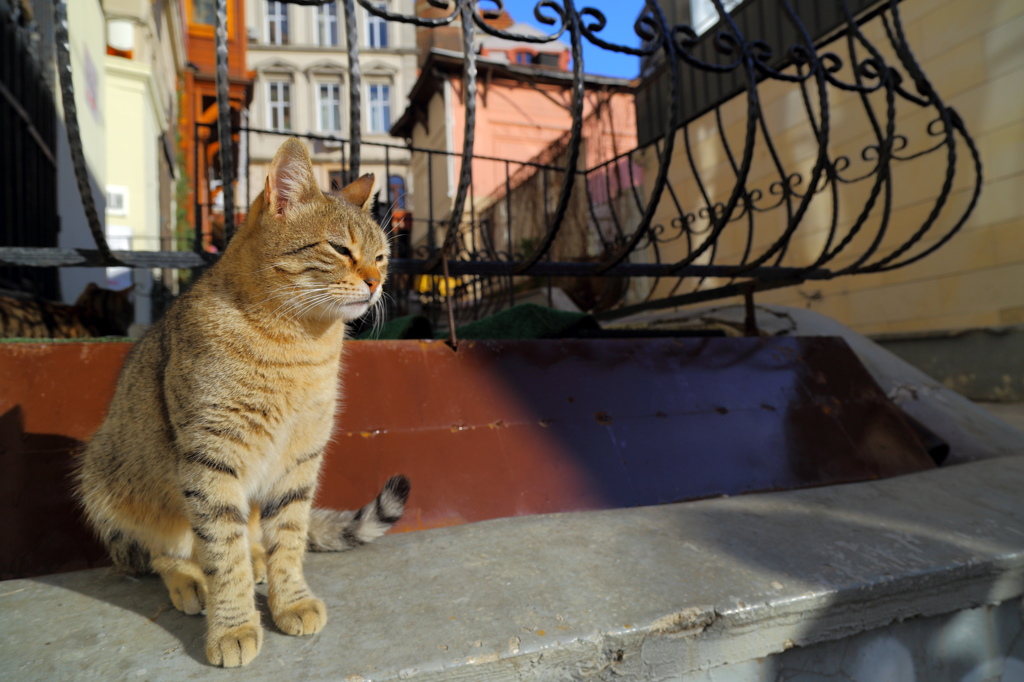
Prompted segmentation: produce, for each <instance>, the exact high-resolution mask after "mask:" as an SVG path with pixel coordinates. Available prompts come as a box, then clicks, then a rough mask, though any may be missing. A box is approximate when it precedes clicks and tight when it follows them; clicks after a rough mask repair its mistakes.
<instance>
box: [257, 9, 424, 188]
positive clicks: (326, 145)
mask: <svg viewBox="0 0 1024 682" xmlns="http://www.w3.org/2000/svg"><path fill="white" fill-rule="evenodd" d="M374 4H375V5H376V6H378V7H382V8H384V9H386V10H388V11H390V12H396V13H402V14H408V15H411V14H412V11H413V3H412V0H388V1H387V2H376V3H374ZM356 13H357V16H356V25H357V33H358V41H359V44H358V47H359V69H360V73H361V77H362V78H361V81H362V82H361V88H360V93H359V94H360V100H361V106H360V119H361V126H360V128H361V138H362V144H361V146H360V155H361V161H360V166H359V173H360V174H362V173H373V174H374V175H375V176H376V178H377V189H378V191H379V195H378V198H379V200H380V201H381V202H388V203H391V202H397V204H396V207H397V208H402V204H403V202H404V197H405V194H406V193H407V192H409V191H411V188H410V187H408V180H409V178H408V169H409V152H408V150H406V149H404V145H403V144H402V143H401V141H400V140H395V139H394V138H392V137H391V136H390V133H389V130H390V129H391V127H392V125H393V123H394V121H395V120H396V119H397V118H398V114H400V113H401V111H402V110H403V109H404V107H405V101H406V95H407V93H408V92H409V90H410V89H411V88H412V85H413V83H414V82H415V79H416V29H415V27H414V26H411V25H409V24H402V23H398V22H388V21H385V20H383V19H381V18H380V17H377V16H375V15H373V14H370V13H369V12H367V11H366V10H365V9H364V8H362V7H360V6H358V5H357V6H356ZM246 29H247V31H248V41H249V43H248V64H247V66H248V68H249V69H250V70H252V71H253V72H254V74H255V84H254V93H253V102H252V106H251V108H250V110H249V116H248V127H250V128H252V129H255V130H260V131H272V132H252V133H250V134H249V135H248V136H247V139H246V141H245V143H244V146H245V148H246V150H247V153H248V158H249V166H248V179H246V178H242V181H240V183H239V191H240V195H239V197H238V202H239V203H243V202H245V201H251V200H252V199H254V198H255V197H256V195H257V194H259V192H260V191H261V190H262V189H263V181H264V179H265V178H266V172H267V168H268V167H269V163H270V161H271V160H272V159H273V157H274V152H275V151H276V150H277V148H278V146H279V145H280V144H281V142H283V141H284V139H285V137H286V136H288V135H296V136H299V137H303V136H315V137H305V138H304V139H305V142H306V144H307V146H308V148H309V150H310V153H311V155H312V158H313V168H314V173H315V175H316V178H317V180H318V181H319V183H320V186H321V187H322V188H323V189H324V190H332V189H337V188H340V187H341V186H343V185H344V184H345V182H346V181H347V180H349V179H350V178H349V175H350V171H351V170H352V168H351V161H352V149H351V145H350V144H349V142H348V138H349V135H350V125H351V124H350V115H351V114H350V109H349V102H350V88H351V80H350V78H349V72H350V69H349V60H348V53H347V43H346V36H345V10H344V4H343V3H341V2H332V3H327V4H324V5H321V6H317V7H302V6H297V5H291V4H286V3H283V2H276V1H269V0H252V1H251V2H249V3H248V5H247V16H246ZM322 138H336V139H322ZM243 185H245V186H243Z"/></svg>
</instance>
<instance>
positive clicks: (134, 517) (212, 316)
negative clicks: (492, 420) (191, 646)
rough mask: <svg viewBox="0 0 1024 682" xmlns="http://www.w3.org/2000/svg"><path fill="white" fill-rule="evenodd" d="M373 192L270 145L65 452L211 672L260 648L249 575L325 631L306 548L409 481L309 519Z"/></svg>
mask: <svg viewBox="0 0 1024 682" xmlns="http://www.w3.org/2000/svg"><path fill="white" fill-rule="evenodd" d="M372 187H373V176H363V177H362V178H360V179H358V180H356V181H355V182H353V183H352V184H351V185H349V186H347V187H345V188H344V189H343V190H342V191H341V196H340V197H336V196H331V195H325V194H324V193H322V192H321V191H320V190H319V188H318V187H317V184H316V182H315V180H314V178H313V172H312V167H311V165H310V160H309V154H308V152H307V151H306V148H305V147H304V146H303V145H302V143H301V142H299V141H298V140H296V139H294V138H293V139H291V140H288V141H287V142H285V143H284V144H283V145H282V146H281V148H280V149H279V150H278V152H277V155H276V156H275V158H274V161H273V163H272V164H271V166H270V171H269V175H268V177H267V180H266V185H265V188H264V191H263V192H262V193H261V194H260V196H258V197H257V198H256V201H255V202H254V203H253V205H252V207H251V209H250V211H249V217H248V219H247V220H246V223H245V225H244V226H243V227H242V228H241V229H240V230H239V232H238V234H237V235H236V236H235V238H234V239H233V240H232V241H231V243H230V244H229V246H228V248H227V249H226V250H225V252H224V255H223V256H222V257H221V259H220V260H219V261H218V262H217V263H216V265H214V266H213V267H212V268H211V269H210V270H209V271H208V272H207V273H206V274H205V275H204V276H203V277H202V278H200V279H199V280H198V281H197V282H196V284H195V285H194V286H193V287H192V288H191V289H190V290H189V291H188V292H186V293H185V294H183V295H182V296H180V297H179V298H178V300H177V301H176V302H175V304H174V305H173V306H172V307H171V309H170V310H169V311H168V312H167V315H166V316H165V317H164V318H163V319H162V320H161V321H159V322H158V323H157V324H155V325H154V326H153V328H152V329H151V330H150V331H149V333H147V335H146V336H145V337H143V338H142V340H140V341H139V343H138V344H137V345H136V347H135V349H134V350H133V351H132V353H131V354H130V356H129V357H128V360H127V361H126V364H125V367H124V369H123V371H122V373H121V376H120V378H119V380H118V384H117V389H116V392H115V395H114V398H113V401H112V402H111V405H110V409H109V412H108V414H107V417H106V420H105V421H104V423H103V425H102V426H101V427H100V429H99V431H98V432H97V433H96V435H95V436H94V437H93V438H92V440H91V441H90V442H89V444H88V445H87V447H86V449H85V451H84V453H83V454H82V455H81V457H80V461H79V467H78V471H77V478H78V492H79V496H80V498H81V500H82V503H83V505H84V507H85V512H86V516H87V517H88V520H89V522H90V523H91V524H92V526H93V527H94V528H95V529H96V531H97V533H98V534H99V536H100V538H101V539H102V540H103V542H104V543H105V544H106V545H107V547H108V549H109V551H110V554H111V557H112V558H113V560H114V564H115V566H117V567H118V568H120V569H121V570H123V571H125V572H129V573H142V572H148V571H155V572H157V573H159V574H160V576H161V577H162V578H163V581H164V583H165V584H166V586H167V589H168V591H169V593H170V597H171V601H172V602H173V604H174V606H175V607H177V608H178V609H180V610H182V611H184V612H185V613H190V614H194V613H199V612H200V611H201V610H202V609H204V608H205V609H206V612H207V639H206V655H207V657H208V658H209V660H210V662H211V663H213V664H215V665H223V666H239V665H246V664H247V663H249V662H250V661H251V660H252V659H253V658H254V657H255V656H256V654H257V653H258V652H259V650H260V647H261V645H262V641H263V630H262V628H261V625H260V617H259V613H258V612H257V610H256V606H255V602H254V587H253V586H254V583H255V582H256V581H257V580H260V579H262V578H263V577H264V576H265V577H266V579H267V582H268V584H269V585H268V591H269V606H270V612H271V615H272V616H273V619H274V623H276V625H277V627H278V628H280V629H281V630H282V631H283V632H285V633H287V634H290V635H310V634H313V633H315V632H317V631H319V630H320V629H321V628H323V627H324V624H325V623H326V621H327V611H326V609H325V608H324V603H323V602H322V601H321V600H320V599H318V598H317V597H316V596H314V595H313V593H312V592H311V590H310V588H309V586H308V585H307V584H306V580H305V578H304V576H303V571H302V562H303V556H304V554H305V552H306V548H307V546H308V547H310V548H312V549H319V550H339V549H345V548H348V547H354V546H358V545H361V544H364V543H366V542H369V541H370V540H373V539H374V538H376V537H379V536H380V535H383V534H384V533H385V532H386V531H387V530H388V529H389V528H390V527H391V526H392V525H393V524H394V523H395V522H396V521H397V520H398V519H399V517H400V516H401V515H402V512H403V510H404V506H405V501H406V498H407V496H408V494H409V483H408V481H407V480H406V479H405V478H404V477H402V476H395V477H393V478H392V479H390V480H389V481H388V482H387V484H386V485H385V486H384V489H383V490H382V491H381V492H380V494H379V495H378V496H377V497H376V499H375V500H373V501H371V502H370V503H369V504H367V505H366V506H365V507H363V508H362V509H360V510H358V511H355V512H332V511H328V510H312V513H311V504H312V500H313V496H314V493H315V491H316V484H317V475H318V472H319V470H320V466H321V461H322V459H323V452H324V448H325V446H326V445H327V441H328V439H329V438H330V436H331V432H332V430H333V426H334V414H335V410H336V405H337V401H338V393H339V388H338V374H339V369H340V362H341V350H342V343H343V340H344V337H345V323H346V321H349V320H353V319H355V318H357V317H359V316H361V315H363V314H364V313H366V312H367V311H368V310H370V309H371V308H372V307H373V306H374V305H376V304H377V303H378V302H379V301H380V298H381V287H382V286H383V283H384V279H385V277H386V275H387V265H388V256H389V246H388V241H387V238H386V237H385V235H384V233H383V231H382V230H381V228H380V227H379V226H378V225H377V224H376V223H374V222H373V221H372V220H371V219H370V217H369V214H368V213H367V212H366V210H365V207H366V205H367V204H368V203H369V200H370V196H371V194H370V193H371V190H372ZM352 456H353V457H355V456H358V454H357V453H353V454H352ZM154 655H155V652H154Z"/></svg>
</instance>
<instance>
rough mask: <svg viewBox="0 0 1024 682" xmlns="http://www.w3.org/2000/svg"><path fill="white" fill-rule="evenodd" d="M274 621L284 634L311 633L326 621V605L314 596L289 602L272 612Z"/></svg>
mask: <svg viewBox="0 0 1024 682" xmlns="http://www.w3.org/2000/svg"><path fill="white" fill-rule="evenodd" d="M274 623H276V624H277V627H279V628H281V632H283V633H285V634H286V635H312V634H316V633H317V632H320V631H321V630H322V629H323V627H324V625H325V624H326V623H327V607H326V606H324V603H323V602H322V601H320V600H319V599H317V598H316V597H310V598H308V599H303V600H301V601H297V602H295V603H294V604H290V605H289V606H288V607H287V608H283V609H281V610H280V611H276V612H274Z"/></svg>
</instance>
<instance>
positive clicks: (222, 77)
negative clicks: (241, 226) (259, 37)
mask: <svg viewBox="0 0 1024 682" xmlns="http://www.w3.org/2000/svg"><path fill="white" fill-rule="evenodd" d="M216 15H217V18H216V26H215V27H214V32H215V35H216V38H217V47H216V53H217V72H216V78H217V141H218V143H219V144H218V147H219V149H218V152H219V154H220V168H221V177H222V180H223V184H222V185H221V191H222V192H224V195H223V196H224V240H225V242H228V241H231V237H233V236H234V234H235V183H234V168H235V159H234V156H235V155H234V154H233V153H232V134H231V100H230V99H229V98H228V92H229V91H228V87H229V86H228V3H227V0H217V12H216Z"/></svg>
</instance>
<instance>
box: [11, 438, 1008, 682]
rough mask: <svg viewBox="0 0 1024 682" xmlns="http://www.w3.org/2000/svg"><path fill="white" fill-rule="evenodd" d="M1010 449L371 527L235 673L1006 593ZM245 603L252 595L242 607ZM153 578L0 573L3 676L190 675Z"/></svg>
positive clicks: (636, 643) (504, 668) (617, 655)
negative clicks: (879, 472)
mask: <svg viewBox="0 0 1024 682" xmlns="http://www.w3.org/2000/svg"><path fill="white" fill-rule="evenodd" d="M1022 488H1024V458H1018V457H1009V458H1002V459H995V460H987V461H983V462H977V463H972V464H965V465H961V466H957V467H949V468H945V469H940V470H936V471H931V472H926V473H920V474H913V475H909V476H903V477H900V478H894V479H888V480H885V481H878V482H870V483H858V484H851V485H845V486H832V487H827V488H817V489H812V490H801V491H794V492H784V493H770V494H759V495H748V496H742V497H735V498H719V499H712V500H704V501H700V502H689V503H683V504H676V505H666V506H660V507H646V508H640V509H622V510H615V511H606V512H586V513H573V514H558V515H549V516H531V517H521V518H515V519H503V520H498V521H489V522H483V523H477V524H470V525H466V526H459V527H454V528H446V529H438V530H431V531H422V532H416V533H406V534H402V535H393V536H389V537H387V538H384V539H382V540H381V541H379V543H378V544H376V545H371V546H369V547H366V548H363V549H360V550H357V551H354V552H349V553H343V554H317V555H311V556H310V557H309V559H308V569H307V575H308V577H309V581H310V583H311V585H312V586H313V588H314V589H315V590H316V591H317V592H318V593H319V595H320V596H321V597H322V598H324V600H325V601H326V602H327V606H328V611H329V614H330V620H329V622H328V625H327V627H326V629H325V630H324V631H323V632H321V633H320V634H318V635H316V636H314V637H311V638H302V639H295V638H290V637H287V636H285V635H282V634H279V633H278V632H276V631H275V630H273V626H271V625H269V623H270V619H269V616H268V615H267V614H266V613H265V614H264V623H265V624H268V631H267V637H266V640H265V643H264V647H263V651H262V653H261V654H260V656H259V657H258V658H257V659H256V661H255V662H254V663H253V664H251V665H250V666H249V667H248V668H246V671H245V673H244V674H245V679H246V680H275V681H276V680H279V679H280V675H281V673H282V672H283V671H287V674H288V675H289V677H291V678H294V679H304V680H306V679H308V680H319V679H332V680H363V679H368V680H395V679H407V678H415V679H418V680H466V681H467V682H468V681H469V680H473V681H481V680H483V681H486V680H560V679H566V680H568V679H610V678H611V677H613V676H618V677H617V679H627V680H628V679H636V680H639V679H649V678H653V677H657V678H659V679H660V678H661V677H664V676H665V675H666V674H669V675H670V676H675V677H676V678H683V677H684V676H688V675H692V674H696V673H697V672H698V671H701V670H708V669H712V668H715V667H719V666H723V665H728V664H736V663H741V662H744V661H750V660H752V659H756V658H761V657H765V656H770V655H772V654H774V653H778V652H781V651H784V650H786V649H789V648H792V647H795V646H806V645H810V644H814V643H817V642H826V641H831V640H836V639H841V638H846V637H850V636H853V635H855V634H857V633H859V632H864V631H869V630H872V629H876V628H880V627H883V626H885V625H888V624H889V623H892V622H896V621H902V620H905V619H909V618H916V617H919V616H929V615H937V614H942V613H950V612H954V611H959V610H963V609H968V608H972V607H975V606H978V605H981V604H997V603H1000V602H1003V601H1006V600H1008V599H1013V598H1016V597H1019V596H1020V595H1021V594H1022V592H1024V587H1022V586H1024V496H1022V495H1020V492H1019V491H1020V490H1021V489H1022ZM263 603H264V600H261V604H263ZM203 626H204V623H203V619H202V618H199V617H189V616H184V615H182V614H180V613H178V612H176V611H174V610H173V608H172V607H171V605H170V602H169V600H168V598H167V595H166V593H165V592H164V590H163V587H162V585H161V584H160V581H159V580H158V579H156V578H152V579H148V578H147V579H141V580H130V579H127V578H121V577H117V576H114V575H111V574H110V572H109V571H107V570H105V569H100V570H92V571H82V572H78V573H69V574H62V575H53V576H46V577H42V578H34V579H25V580H11V581H6V582H0V669H3V670H4V671H5V673H6V675H9V676H10V677H9V678H8V679H71V678H75V679H83V678H86V677H88V678H92V679H115V678H116V679H124V678H129V679H168V680H170V679H174V680H181V679H202V678H207V677H213V676H215V675H216V676H218V678H220V677H221V676H222V675H223V674H225V673H223V672H219V671H217V670H216V669H214V668H211V667H210V666H208V665H207V664H206V662H205V656H204V654H203Z"/></svg>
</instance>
